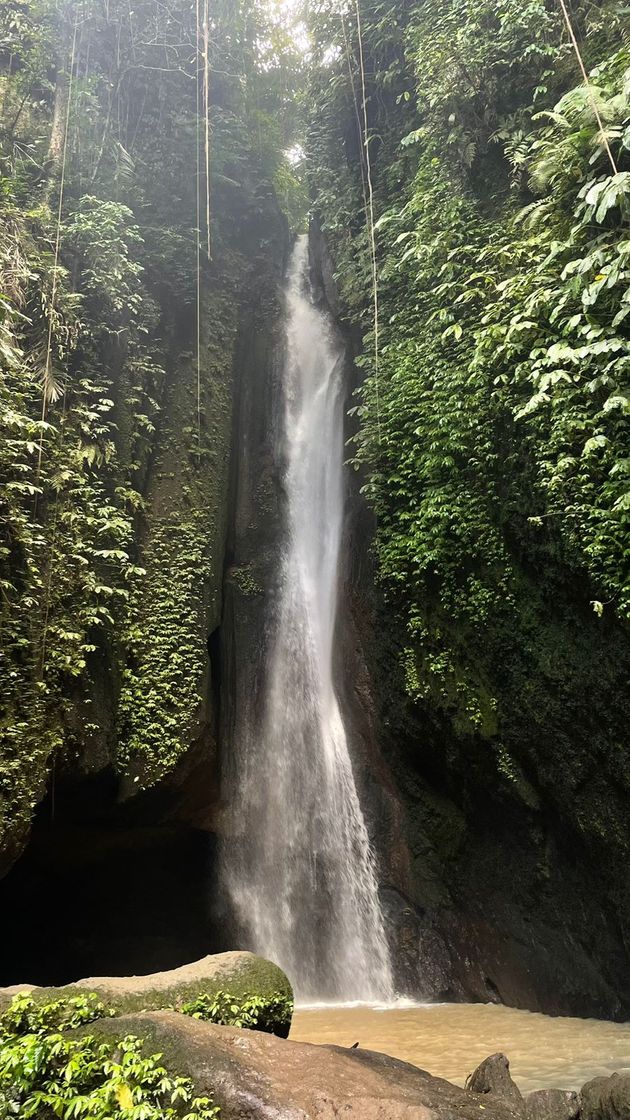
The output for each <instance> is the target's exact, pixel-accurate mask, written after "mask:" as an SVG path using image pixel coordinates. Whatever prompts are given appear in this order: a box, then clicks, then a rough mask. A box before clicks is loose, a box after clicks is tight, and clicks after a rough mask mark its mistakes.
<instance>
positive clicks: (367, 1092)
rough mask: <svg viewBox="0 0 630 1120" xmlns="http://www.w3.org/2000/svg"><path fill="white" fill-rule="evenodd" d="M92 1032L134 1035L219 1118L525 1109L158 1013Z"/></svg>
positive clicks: (510, 1119) (371, 1058)
mask: <svg viewBox="0 0 630 1120" xmlns="http://www.w3.org/2000/svg"><path fill="white" fill-rule="evenodd" d="M85 1029H86V1031H89V1032H90V1033H97V1034H101V1035H106V1036H108V1037H120V1036H121V1034H130V1035H136V1036H138V1037H140V1038H142V1039H144V1040H145V1043H146V1048H147V1051H148V1052H151V1053H160V1054H162V1055H163V1056H164V1062H165V1064H166V1065H167V1067H168V1068H170V1069H173V1070H176V1071H177V1072H178V1073H181V1074H185V1075H187V1076H188V1077H190V1078H191V1079H192V1080H193V1082H194V1084H195V1087H196V1090H197V1092H198V1093H200V1094H202V1095H203V1094H209V1095H210V1094H211V1095H212V1096H213V1097H214V1099H215V1100H216V1102H217V1104H219V1105H220V1106H221V1120H337V1118H339V1117H343V1120H522V1110H521V1109H517V1108H514V1107H513V1106H512V1105H511V1104H510V1103H509V1102H507V1101H503V1100H501V1099H500V1098H494V1097H492V1096H490V1095H487V1096H483V1097H481V1096H480V1095H478V1094H475V1093H470V1092H468V1091H466V1090H465V1089H459V1088H457V1087H456V1086H455V1085H451V1084H449V1082H448V1081H443V1080H442V1079H441V1078H437V1077H431V1075H430V1074H428V1073H425V1072H424V1071H423V1070H420V1069H416V1067H415V1066H411V1065H408V1064H407V1063H406V1062H400V1061H397V1060H396V1059H395V1058H389V1057H387V1056H386V1055H384V1054H377V1053H373V1052H371V1051H368V1050H360V1049H359V1050H346V1049H343V1048H342V1047H338V1046H316V1045H313V1044H311V1043H304V1042H286V1041H284V1040H282V1039H279V1038H275V1037H273V1035H266V1034H259V1033H258V1032H254V1031H243V1030H236V1029H235V1028H233V1027H217V1026H214V1025H212V1024H210V1023H203V1022H199V1021H197V1020H195V1019H189V1018H186V1017H185V1016H183V1015H178V1014H176V1013H172V1012H166V1011H158V1012H149V1013H145V1014H139V1015H128V1016H126V1017H125V1018H124V1019H112V1020H102V1021H100V1022H99V1023H98V1024H92V1025H91V1026H90V1027H89V1028H85Z"/></svg>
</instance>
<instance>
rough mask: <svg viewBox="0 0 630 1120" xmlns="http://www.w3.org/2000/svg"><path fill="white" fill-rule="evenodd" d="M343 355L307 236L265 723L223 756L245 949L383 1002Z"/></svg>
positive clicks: (388, 982)
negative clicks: (361, 711) (360, 693)
mask: <svg viewBox="0 0 630 1120" xmlns="http://www.w3.org/2000/svg"><path fill="white" fill-rule="evenodd" d="M341 358H342V355H341V351H340V347H339V344H338V342H337V341H336V340H335V339H334V337H333V336H332V332H331V329H330V327H329V324H328V322H327V320H326V318H325V316H324V315H323V314H322V313H321V312H320V311H319V310H318V309H317V308H316V307H315V306H314V304H313V302H312V301H311V298H310V292H309V282H308V240H307V238H306V237H301V238H299V239H298V242H297V244H296V247H295V251H294V254H293V258H292V262H291V267H290V271H289V277H288V281H287V287H286V358H285V363H284V372H283V392H284V425H283V426H284V431H283V433H282V439H283V450H284V455H285V464H286V465H285V477H284V485H285V490H286V497H287V515H286V516H287V525H286V538H285V542H284V549H283V556H282V558H281V573H280V582H279V592H278V601H277V605H276V608H275V618H274V620H273V627H272V632H271V634H272V636H271V642H270V647H269V656H268V662H267V664H266V668H265V673H264V684H263V695H262V697H261V705H260V715H259V718H258V719H256V720H254V719H253V718H252V717H251V716H249V717H248V718H246V719H245V720H242V721H241V723H240V726H239V728H237V735H236V741H235V742H234V744H233V748H232V750H233V757H232V759H231V771H232V773H231V780H230V785H231V789H230V791H229V802H230V812H231V817H232V825H231V829H230V832H231V834H232V835H231V839H230V840H229V841H228V842H227V844H226V845H225V851H224V868H225V882H226V887H227V890H228V893H229V896H230V899H231V902H232V905H233V907H234V909H235V912H236V915H237V918H238V921H239V923H240V925H241V927H242V929H243V931H244V935H245V937H246V939H247V944H248V947H249V948H251V949H253V950H255V951H256V952H258V953H261V954H262V955H263V956H266V957H270V958H271V959H272V960H274V961H276V962H277V963H278V964H279V965H281V966H282V968H284V970H285V971H286V972H287V974H288V976H289V977H290V979H291V980H292V982H293V984H294V987H295V990H296V993H297V995H298V997H299V998H300V999H301V1000H344V1001H346V1000H366V1001H374V1000H388V999H391V998H392V995H393V988H392V977H391V968H390V960H389V953H388V949H387V942H386V937H385V931H384V925H383V916H382V912H381V908H380V904H379V898H378V886H377V879H376V870H375V863H374V857H373V854H372V851H371V848H370V842H369V838H368V833H367V829H366V826H365V820H364V818H363V814H362V811H361V805H360V803H359V798H358V795H357V789H356V785H355V781H354V776H353V772H352V764H351V761H350V755H349V751H348V742H347V737H346V732H345V729H344V724H343V719H342V715H341V711H340V708H339V703H338V700H337V696H336V693H335V687H334V682H333V643H334V636H335V626H336V618H337V591H338V575H339V554H340V547H341V536H342V530H343V513H344V484H343V446H344V445H343V399H342V384H341V370H342V361H341Z"/></svg>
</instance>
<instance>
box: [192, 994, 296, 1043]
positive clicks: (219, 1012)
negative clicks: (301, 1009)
mask: <svg viewBox="0 0 630 1120" xmlns="http://www.w3.org/2000/svg"><path fill="white" fill-rule="evenodd" d="M180 1010H181V1011H182V1012H183V1014H184V1015H190V1016H191V1017H192V1018H193V1019H203V1020H204V1022H206V1023H216V1024H217V1025H218V1026H224V1027H245V1028H247V1029H249V1030H254V1031H266V1032H267V1034H280V1035H286V1033H287V1026H288V1024H289V1023H290V1022H291V1014H292V1012H293V1003H292V1001H291V1000H290V999H288V997H287V996H284V995H279V994H278V995H273V996H246V997H245V998H242V997H239V996H232V995H230V994H229V992H217V993H216V995H202V996H198V997H197V999H194V1000H192V1001H191V1002H190V1003H185V1004H184V1005H183V1006H182V1007H181V1008H180Z"/></svg>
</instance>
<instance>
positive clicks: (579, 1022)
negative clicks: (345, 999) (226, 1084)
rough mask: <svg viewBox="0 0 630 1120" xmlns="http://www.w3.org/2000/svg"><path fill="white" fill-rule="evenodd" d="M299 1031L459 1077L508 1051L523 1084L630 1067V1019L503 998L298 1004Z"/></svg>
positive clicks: (567, 1085)
mask: <svg viewBox="0 0 630 1120" xmlns="http://www.w3.org/2000/svg"><path fill="white" fill-rule="evenodd" d="M291 1038H292V1039H293V1040H294V1041H296V1042H319V1043H334V1044H335V1045H337V1046H352V1045H353V1044H354V1043H355V1042H358V1043H359V1045H360V1046H361V1047H362V1048H363V1049H365V1050H378V1051H381V1052H382V1053H384V1054H390V1055H391V1056H392V1057H394V1058H400V1059H401V1060H403V1061H406V1062H411V1063H412V1064H413V1065H416V1066H420V1067H421V1068H422V1069H425V1070H427V1071H428V1072H429V1073H432V1074H434V1075H435V1076H436V1077H445V1078H446V1079H447V1080H448V1081H452V1082H454V1083H455V1084H457V1085H463V1084H464V1081H465V1080H466V1077H467V1075H468V1074H469V1073H472V1071H473V1070H474V1069H475V1067H476V1066H477V1065H478V1064H479V1062H481V1061H482V1060H483V1059H484V1058H487V1057H488V1055H489V1054H494V1053H496V1052H497V1051H502V1052H503V1053H505V1054H507V1056H508V1058H509V1059H510V1068H511V1072H512V1076H513V1077H514V1080H515V1081H516V1083H517V1084H518V1086H519V1088H520V1089H521V1090H522V1091H523V1092H530V1091H531V1090H534V1089H546V1088H558V1089H580V1088H581V1087H582V1085H584V1084H585V1082H586V1081H588V1080H590V1078H592V1077H597V1076H600V1075H608V1074H611V1073H614V1072H615V1071H616V1072H619V1073H623V1072H628V1073H630V1023H609V1022H604V1021H600V1020H597V1019H569V1018H564V1017H558V1018H555V1017H554V1018H552V1017H550V1016H548V1015H539V1014H535V1013H533V1012H530V1011H517V1010H515V1009H514V1008H510V1007H501V1006H497V1005H495V1004H466V1003H464V1004H420V1005H409V1004H402V1003H401V1004H400V1005H399V1006H393V1007H388V1008H378V1007H370V1006H358V1005H355V1006H352V1005H346V1006H321V1007H314V1008H306V1007H298V1008H297V1009H296V1011H295V1015H294V1018H293V1026H292V1028H291Z"/></svg>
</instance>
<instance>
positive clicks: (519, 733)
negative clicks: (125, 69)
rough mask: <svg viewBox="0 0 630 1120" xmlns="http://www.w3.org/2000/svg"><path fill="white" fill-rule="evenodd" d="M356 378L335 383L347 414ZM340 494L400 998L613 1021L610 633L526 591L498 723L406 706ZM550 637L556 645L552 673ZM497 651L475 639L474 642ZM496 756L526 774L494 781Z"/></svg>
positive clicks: (428, 703) (326, 270)
mask: <svg viewBox="0 0 630 1120" xmlns="http://www.w3.org/2000/svg"><path fill="white" fill-rule="evenodd" d="M312 242H313V254H314V259H315V261H316V266H317V271H318V272H319V275H320V278H321V292H322V298H323V299H326V301H327V303H328V305H329V307H330V308H331V309H332V311H333V313H334V314H336V315H337V316H339V317H340V319H341V318H342V315H343V312H342V309H341V307H340V304H339V298H338V295H337V292H336V289H335V284H334V279H333V273H334V265H333V262H332V261H331V259H330V255H329V252H328V249H327V247H326V244H325V242H324V239H323V238H322V236H321V235H320V233H319V232H318V230H317V228H316V227H315V228H314V231H313V237H312ZM347 341H348V352H349V355H351V354H352V352H353V350H354V349H355V347H356V346H358V344H357V342H356V339H355V338H354V336H353V335H352V334H350V335H349V336H348V339H347ZM357 381H358V375H357V374H356V373H355V374H353V373H352V372H351V371H350V370H349V372H348V399H349V403H350V400H351V395H352V390H353V387H354V385H356V384H357ZM348 423H349V431H348V435H349V437H351V436H352V421H351V420H349V422H348ZM349 485H350V491H351V492H350V494H349V502H348V510H349V516H348V548H347V557H348V564H347V573H346V574H347V588H346V595H347V600H348V602H349V604H350V620H349V623H348V627H347V631H346V633H345V634H343V635H341V636H340V660H341V661H343V663H344V664H345V665H346V666H347V665H348V664H350V665H351V667H352V668H351V671H350V672H349V673H347V674H346V675H342V676H341V678H340V679H342V680H346V681H348V682H350V686H351V693H352V694H353V695H349V696H348V697H346V708H347V711H348V712H349V714H350V718H351V720H354V721H355V723H356V727H355V736H354V738H355V744H356V749H357V751H358V757H359V758H360V759H361V761H360V768H361V776H362V778H361V780H362V783H363V792H364V799H365V801H366V803H367V806H368V811H369V815H370V820H371V831H372V834H373V835H375V836H377V837H378V841H379V842H378V847H379V852H380V856H381V861H382V883H383V896H384V901H385V906H386V909H387V911H388V917H389V920H390V928H391V929H392V936H393V942H394V955H395V960H396V967H397V974H398V979H399V983H400V986H401V988H402V989H403V990H406V991H409V992H412V993H413V994H415V995H417V996H420V997H421V998H426V999H456V1000H461V999H470V1000H480V1001H498V1002H505V1003H507V1004H510V1005H513V1006H517V1007H523V1008H528V1009H531V1010H538V1011H545V1012H549V1013H552V1014H574V1015H595V1016H602V1017H613V1018H615V1017H616V1018H625V1017H627V1016H628V1014H629V1013H630V985H629V983H628V964H629V961H628V948H627V941H626V938H625V934H624V917H623V915H624V913H626V911H627V906H628V897H627V890H626V886H625V876H624V875H623V872H622V864H623V860H624V852H625V851H626V850H627V842H628V837H627V821H626V820H625V816H624V813H623V809H622V806H623V793H622V786H623V782H624V778H623V775H622V774H618V775H616V776H615V775H613V774H610V773H609V774H607V773H606V770H605V768H604V767H601V768H600V767H599V766H598V765H597V754H598V747H597V744H598V743H599V744H601V750H602V751H603V750H604V745H603V744H604V742H605V743H606V745H607V746H609V745H610V744H611V743H614V742H615V741H618V742H619V743H621V742H623V740H624V732H623V730H622V723H623V709H624V703H625V701H624V698H623V693H624V689H623V686H622V685H621V679H620V675H619V674H620V672H623V670H622V669H621V666H622V665H623V663H624V659H625V657H626V656H627V653H626V651H625V644H624V637H623V634H622V633H621V632H620V631H618V630H617V629H616V628H615V627H614V626H611V630H610V633H608V634H605V635H603V636H602V630H601V627H600V626H599V625H598V623H599V620H597V619H595V618H594V617H593V616H592V612H591V613H590V614H586V613H585V612H584V611H583V610H582V609H581V607H580V603H579V596H577V597H575V598H574V599H573V600H571V599H570V597H567V596H566V593H565V594H564V595H561V594H560V593H559V592H558V593H556V595H555V598H554V597H553V596H551V595H549V596H547V598H546V606H545V608H544V609H543V606H542V603H541V601H540V600H541V595H542V593H541V592H540V591H537V592H536V593H534V592H532V599H531V604H530V605H531V611H532V618H531V620H530V633H531V640H532V643H533V645H532V648H531V649H530V653H529V655H528V656H529V658H530V663H529V671H526V669H525V658H524V657H522V660H520V661H516V660H514V661H512V662H506V663H505V664H500V663H499V662H498V661H497V663H496V664H495V665H494V666H493V667H492V668H491V672H492V678H491V679H492V685H493V688H494V689H495V690H496V689H500V690H501V692H502V696H503V698H504V700H505V708H504V710H506V711H507V712H508V713H509V721H508V723H507V724H503V725H502V726H501V727H500V728H499V727H496V726H495V727H493V728H490V729H487V730H485V729H484V732H483V733H473V732H472V731H471V730H470V729H467V728H466V727H465V725H464V723H463V721H462V720H461V719H460V718H459V715H458V711H457V705H456V703H455V702H454V703H453V704H452V705H450V706H449V705H445V704H444V703H443V702H442V703H439V702H437V700H436V698H434V697H431V696H429V697H428V698H427V699H426V700H424V701H412V700H411V699H410V698H409V695H408V692H407V689H406V681H405V675H404V655H403V651H404V650H405V649H406V647H407V646H408V644H409V639H408V636H407V635H406V634H405V632H404V630H403V627H402V625H401V624H400V623H399V622H398V620H397V615H396V607H395V604H393V603H391V602H390V603H388V602H385V601H384V599H383V597H382V593H381V589H380V587H379V585H378V580H377V572H376V563H375V558H374V556H373V551H372V542H373V537H374V524H373V521H372V518H371V515H370V513H369V511H368V510H367V508H366V506H365V503H364V501H363V499H362V497H361V494H360V487H361V477H360V475H354V474H351V475H350V476H349ZM515 625H516V620H515ZM552 634H555V636H556V638H555V640H556V641H557V642H558V643H559V645H558V649H560V648H562V649H564V650H565V654H564V656H563V657H562V658H559V659H557V660H556V661H555V662H553V661H549V660H548V659H547V657H548V655H549V657H551V652H550V642H551V641H552V639H551V635H552ZM500 642H501V636H500V635H497V634H488V644H489V645H490V646H492V645H494V644H495V643H496V648H497V649H498V648H499V647H500ZM566 650H570V651H572V652H571V654H570V656H569V657H567V655H566ZM535 651H536V652H535ZM545 651H548V653H546V652H545ZM589 651H590V653H589ZM593 651H596V656H595V657H594V658H593ZM534 652H535V656H534ZM576 712H577V713H579V718H578V719H577V720H576V717H575V713H576ZM502 743H503V744H507V745H508V748H509V750H510V753H511V754H512V755H513V756H515V757H523V756H524V755H526V756H527V755H529V758H530V763H529V764H528V765H527V766H523V769H522V770H519V772H518V773H516V772H513V773H512V772H511V773H509V774H505V775H503V776H501V775H499V777H498V778H497V770H496V756H497V752H499V753H500V749H501V744H502ZM361 744H363V746H361ZM606 802H607V803H608V808H607V809H605V810H604V808H603V807H604V805H605V804H606ZM598 822H599V823H598ZM585 830H586V831H587V833H588V832H590V835H589V836H588V840H587V837H586V836H585Z"/></svg>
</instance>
